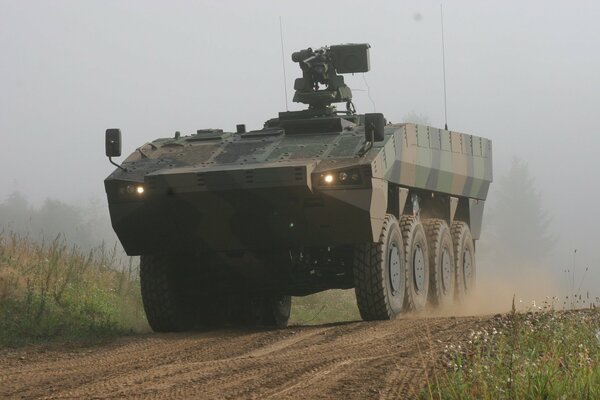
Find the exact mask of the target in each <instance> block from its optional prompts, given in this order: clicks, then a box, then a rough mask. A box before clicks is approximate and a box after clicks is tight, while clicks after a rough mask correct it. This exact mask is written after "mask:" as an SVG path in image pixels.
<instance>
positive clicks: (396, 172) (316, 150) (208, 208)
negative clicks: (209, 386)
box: [105, 44, 492, 331]
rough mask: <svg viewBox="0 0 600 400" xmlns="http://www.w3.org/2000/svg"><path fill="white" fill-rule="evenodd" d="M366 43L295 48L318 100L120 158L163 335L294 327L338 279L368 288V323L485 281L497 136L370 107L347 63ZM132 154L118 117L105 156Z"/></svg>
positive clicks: (110, 189)
mask: <svg viewBox="0 0 600 400" xmlns="http://www.w3.org/2000/svg"><path fill="white" fill-rule="evenodd" d="M369 48H370V46H369V45H368V44H345V45H338V46H330V47H323V48H320V49H316V50H313V49H310V48H309V49H306V50H302V51H299V52H296V53H294V54H293V55H292V59H293V61H294V62H297V63H298V64H299V66H300V68H301V70H302V78H299V79H296V82H295V85H294V89H295V95H294V101H295V102H300V103H304V104H307V105H308V108H307V109H305V110H302V111H287V112H280V113H279V115H278V117H277V118H273V119H269V120H268V121H266V122H265V124H264V127H263V128H261V129H257V130H251V131H246V128H245V126H244V125H237V128H236V131H235V132H226V131H223V130H221V129H200V130H198V131H197V132H196V133H195V134H192V135H189V136H182V135H180V134H179V133H178V132H177V133H176V134H175V136H174V137H170V138H164V139H157V140H154V141H152V142H150V143H146V144H145V145H143V146H141V147H140V148H138V149H137V150H136V151H135V152H134V153H132V154H131V155H130V156H129V157H128V158H127V159H126V160H125V161H124V162H123V164H122V165H117V164H115V165H116V166H117V167H118V168H117V169H116V170H115V171H114V172H113V173H112V174H111V175H110V176H109V177H108V178H107V179H106V180H105V187H106V193H107V196H108V203H109V208H110V215H111V219H112V225H113V227H114V229H115V231H116V233H117V235H118V236H119V239H120V241H121V243H122V244H123V246H124V248H125V250H126V251H127V253H128V254H130V255H140V256H141V265H140V269H141V271H140V273H141V288H142V296H143V301H144V306H145V309H146V313H147V316H148V321H149V322H150V325H151V327H152V328H153V329H154V330H155V331H179V330H185V329H190V328H194V327H196V328H197V327H208V326H214V325H219V324H242V323H246V324H247V323H250V324H256V323H258V324H263V325H267V326H269V325H270V326H285V325H286V324H287V321H288V317H289V313H290V305H291V296H304V295H308V294H311V293H316V292H319V291H323V290H327V289H332V288H343V289H349V288H355V290H356V298H357V302H358V308H359V310H360V314H361V316H362V317H363V318H364V319H365V320H382V319H391V318H393V317H395V316H397V315H400V314H402V313H405V312H410V311H415V310H422V309H425V308H426V307H435V306H444V305H447V304H449V303H452V302H455V301H457V300H460V299H461V298H462V297H463V296H465V295H467V294H468V293H469V292H471V291H472V290H473V287H474V284H475V274H476V273H475V271H476V262H475V244H474V242H475V240H476V239H478V238H479V234H480V229H481V219H482V212H483V206H484V201H485V199H486V196H487V193H488V188H489V185H490V182H491V181H492V144H491V142H490V141H489V140H487V139H485V138H481V137H477V136H472V135H467V134H463V133H458V132H453V131H448V130H444V129H438V128H433V127H429V126H422V125H415V124H412V123H399V124H392V123H388V122H386V120H385V119H384V117H383V115H382V114H357V113H356V112H355V109H354V106H353V104H352V102H351V100H352V93H351V91H350V89H349V88H348V86H346V85H345V83H344V78H343V76H342V75H340V74H344V73H364V72H367V71H368V70H369V68H370V66H369ZM340 102H341V103H346V109H345V110H343V111H338V110H337V109H336V107H335V106H334V105H333V104H334V103H340ZM120 153H121V133H120V131H119V130H118V129H108V130H107V132H106V154H107V156H109V157H113V156H119V155H120ZM110 160H111V162H113V161H112V159H110ZM113 164H114V162H113Z"/></svg>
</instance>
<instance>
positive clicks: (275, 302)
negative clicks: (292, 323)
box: [263, 296, 292, 328]
mask: <svg viewBox="0 0 600 400" xmlns="http://www.w3.org/2000/svg"><path fill="white" fill-rule="evenodd" d="M291 310H292V296H267V297H266V298H265V299H264V309H263V324H264V325H265V326H269V327H275V328H285V327H286V326H287V325H288V320H289V319H290V312H291Z"/></svg>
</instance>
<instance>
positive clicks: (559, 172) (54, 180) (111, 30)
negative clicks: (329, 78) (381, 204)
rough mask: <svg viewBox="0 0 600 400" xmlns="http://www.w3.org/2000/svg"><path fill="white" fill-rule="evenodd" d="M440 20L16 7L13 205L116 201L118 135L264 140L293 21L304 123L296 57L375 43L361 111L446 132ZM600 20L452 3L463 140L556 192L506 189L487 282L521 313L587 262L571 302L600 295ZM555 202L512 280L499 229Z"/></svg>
mask: <svg viewBox="0 0 600 400" xmlns="http://www.w3.org/2000/svg"><path fill="white" fill-rule="evenodd" d="M439 4H440V2H439V1H413V2H408V1H405V2H395V1H387V2H383V1H371V2H360V1H346V2H342V3H327V2H317V1H303V2H291V1H275V0H273V1H259V2H252V3H250V2H242V1H228V2H217V1H201V2H191V1H172V2H168V3H167V2H160V1H144V2H141V1H129V2H124V1H86V2H73V1H52V2H48V1H27V2H23V1H8V0H0V52H1V54H2V62H0V88H1V90H0V138H1V142H0V143H1V145H0V160H1V161H0V168H1V169H0V170H1V171H2V172H0V202H1V201H4V200H5V199H6V198H7V197H8V196H9V195H10V194H11V193H13V192H14V191H16V190H18V191H20V192H21V193H22V194H24V195H25V196H26V197H27V198H28V199H29V200H31V201H32V202H33V203H35V204H38V205H39V204H42V203H43V201H44V199H46V198H47V197H50V198H54V199H60V200H63V201H66V202H69V203H78V204H86V203H87V202H88V201H89V200H90V199H100V200H101V201H102V202H104V189H103V184H102V181H103V179H104V178H105V177H106V176H107V175H108V174H109V173H110V172H111V171H112V170H113V167H112V166H111V165H110V164H109V163H108V161H107V160H106V158H105V157H104V148H103V147H104V143H103V142H104V130H105V129H106V128H107V127H119V128H121V130H122V132H123V135H124V154H128V153H130V152H131V151H133V150H134V149H135V148H136V147H137V146H139V145H141V144H143V143H144V142H146V141H150V140H152V139H155V138H158V137H166V136H171V135H172V134H173V133H174V132H175V131H176V130H179V131H181V132H182V133H183V134H190V133H193V132H195V131H196V129H201V128H223V129H226V130H233V129H235V124H237V123H245V124H246V125H247V126H248V128H249V129H255V128H259V127H261V126H262V123H263V121H264V120H266V119H268V118H270V117H273V116H275V115H276V113H277V112H278V111H281V110H283V109H285V106H286V103H285V97H284V85H283V83H284V80H283V73H282V61H281V44H280V36H279V17H280V16H281V18H282V22H283V34H284V45H285V68H286V71H287V79H286V83H287V88H288V101H287V103H288V104H289V107H290V109H299V108H301V106H300V105H295V104H293V103H291V96H292V87H293V80H294V79H295V78H296V77H297V76H298V75H299V68H298V67H297V65H295V64H294V63H293V62H292V61H291V58H290V54H291V52H292V51H295V50H299V49H302V48H306V47H308V46H312V47H319V46H321V45H328V44H337V43H347V42H369V43H370V44H371V46H372V49H371V72H369V73H368V74H365V75H364V77H363V76H362V75H356V76H348V77H347V78H346V80H347V83H348V85H349V86H350V87H351V88H353V89H354V98H355V100H354V102H355V104H356V106H357V109H358V111H359V112H372V111H374V109H376V111H377V112H382V113H384V114H385V115H386V117H387V118H388V119H389V120H391V121H393V122H399V121H401V120H402V119H403V117H404V116H406V115H408V114H410V113H416V114H418V115H424V116H427V117H428V119H429V123H430V124H431V125H434V126H438V127H442V126H443V124H444V113H443V111H444V103H443V86H442V85H443V76H442V68H441V66H442V58H441V38H440V9H439ZM599 19H600V3H598V2H594V1H578V2H576V3H568V2H560V1H530V2H517V1H512V2H506V1H505V2H492V1H461V2H444V22H445V33H446V67H447V92H448V125H449V127H450V129H453V130H457V131H461V132H467V133H472V134H475V135H480V136H485V137H488V138H490V139H492V140H493V142H494V167H495V172H496V177H497V178H498V177H500V176H510V175H506V174H508V171H509V170H510V168H511V165H512V164H511V162H512V159H513V157H514V156H517V157H519V158H520V159H521V160H524V161H525V162H526V163H527V164H528V166H529V173H530V175H531V177H533V183H534V184H535V190H537V191H539V192H540V193H541V196H540V199H541V200H540V202H534V204H533V206H531V205H530V204H526V203H527V197H522V196H521V193H514V196H511V195H510V190H511V188H512V186H510V185H508V186H507V185H504V188H505V190H504V192H502V193H501V192H500V190H501V188H502V187H503V186H502V185H501V184H500V182H498V180H497V181H496V182H494V183H493V184H492V189H491V191H490V195H489V199H490V201H489V202H488V215H487V216H486V219H484V232H483V236H482V240H481V242H480V243H479V245H480V246H479V250H480V252H479V276H480V278H481V280H482V285H483V287H486V288H489V287H493V288H494V290H495V291H496V292H497V291H498V288H506V290H502V291H501V292H502V293H503V294H504V295H505V297H506V295H508V298H510V297H511V296H512V292H514V291H515V290H516V289H515V288H516V287H520V286H523V287H525V288H527V289H528V290H529V291H530V292H529V294H534V295H535V296H537V297H538V298H539V297H543V296H552V295H561V294H563V293H562V292H558V291H559V288H557V286H556V285H555V283H554V281H555V280H561V279H563V278H566V274H565V272H564V270H565V269H566V268H569V269H571V270H572V269H573V268H572V265H573V262H574V261H573V254H574V249H577V255H576V258H575V264H576V284H575V285H571V286H579V282H580V280H582V286H581V290H580V291H581V293H586V291H587V290H589V291H590V292H591V293H592V295H593V296H596V295H600V293H598V291H597V290H596V289H595V288H597V287H598V286H599V285H600V246H598V245H597V240H598V239H597V238H598V231H597V229H598V227H600V210H599V209H598V206H597V202H598V196H599V194H600V191H599V189H598V183H599V182H600V165H599V164H598V161H597V154H598V152H599V151H600V135H599V132H598V131H599V130H600V129H599V128H598V127H600V112H599V111H598V110H600V99H599V96H600V75H599V74H598V71H600V52H598V49H599V48H600V26H599V25H598V23H597V21H598V20H599ZM368 94H370V97H371V98H372V99H373V100H374V104H372V102H371V101H370V100H369V96H368ZM522 187H523V186H522ZM527 190H530V187H528V186H526V185H525V186H524V191H527ZM507 194H508V196H507ZM521 198H523V201H522V202H521V201H515V199H517V200H518V199H521ZM510 201H512V202H511V203H510V204H511V205H512V207H511V208H507V207H502V205H503V204H504V205H506V204H508V203H509V202H510ZM540 204H541V206H542V207H543V209H544V210H545V211H546V215H547V216H548V217H550V218H551V222H550V223H549V225H548V226H547V227H546V228H544V229H545V231H546V232H547V233H549V235H550V236H553V237H554V239H555V240H554V241H552V240H549V241H548V242H547V243H551V244H552V246H550V248H544V247H543V246H533V245H532V246H529V248H530V250H531V252H534V253H535V252H538V254H533V255H532V257H528V258H527V260H526V262H522V263H512V264H511V262H512V261H514V257H513V256H514V254H512V253H513V252H514V251H516V250H513V249H514V246H516V244H514V243H512V244H511V246H513V247H512V248H511V247H510V246H508V245H507V244H508V243H509V241H506V242H505V243H499V242H498V241H497V240H500V239H502V238H503V237H504V238H506V237H510V236H511V235H508V236H507V235H505V236H501V237H500V239H499V236H498V235H495V233H497V232H498V226H500V225H501V223H502V222H503V221H504V222H505V221H506V220H507V218H508V215H509V214H512V215H513V217H514V215H522V212H523V210H530V209H531V208H529V207H533V209H537V207H538V206H539V205H540ZM527 215H531V213H528V214H526V215H525V216H527ZM106 218H108V216H107V217H106ZM0 223H5V222H4V221H0ZM529 225H531V221H529V220H527V219H526V218H517V219H516V226H514V230H515V233H516V235H515V237H517V238H519V240H520V243H521V244H522V243H529V242H532V243H533V242H535V241H536V240H537V239H538V238H537V237H527V236H526V234H524V232H529V230H528V229H527V228H528V227H529ZM531 232H535V230H533V231H531ZM524 235H525V236H524ZM495 240H496V241H495ZM525 247H528V246H525ZM500 249H502V250H500ZM542 253H543V254H542ZM520 260H521V261H522V260H523V258H521V259H520ZM539 264H543V267H532V268H525V267H529V266H531V265H539ZM515 266H516V267H515ZM586 267H589V271H588V272H587V273H586V275H584V270H585V268H586ZM499 268H501V269H502V270H503V271H502V272H501V273H499V274H498V273H497V269H499ZM499 276H500V277H501V279H500V278H499ZM524 276H527V277H529V278H528V279H524ZM541 277H543V279H542V278H541ZM499 281H500V283H499ZM542 282H543V284H542ZM562 289H564V287H563V288H560V290H562ZM576 289H577V287H576ZM519 290H520V291H521V292H523V291H526V290H525V289H523V288H520V289H519ZM496 292H488V296H487V298H488V299H489V298H490V297H492V296H491V295H489V293H492V294H493V295H498V296H500V294H499V293H496ZM502 300H503V301H504V298H502ZM506 306H507V307H508V306H509V304H507V305H506Z"/></svg>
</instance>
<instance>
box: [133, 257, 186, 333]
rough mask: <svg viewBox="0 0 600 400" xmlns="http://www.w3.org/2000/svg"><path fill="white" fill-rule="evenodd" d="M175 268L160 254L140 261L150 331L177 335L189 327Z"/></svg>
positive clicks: (169, 259) (141, 281)
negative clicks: (176, 333)
mask: <svg viewBox="0 0 600 400" xmlns="http://www.w3.org/2000/svg"><path fill="white" fill-rule="evenodd" d="M177 267H178V265H177V263H176V262H174V260H173V259H172V258H170V257H168V256H166V255H162V254H161V255H145V256H141V258H140V285H141V289H142V301H143V303H144V310H145V311H146V318H147V319H148V323H149V324H150V327H151V328H152V330H153V331H154V332H180V331H185V330H188V329H190V328H192V327H193V321H192V319H191V318H190V315H189V313H188V312H187V309H188V307H189V305H188V304H186V301H185V298H184V296H183V295H182V290H181V286H180V280H179V279H178V276H177V271H178V268H177Z"/></svg>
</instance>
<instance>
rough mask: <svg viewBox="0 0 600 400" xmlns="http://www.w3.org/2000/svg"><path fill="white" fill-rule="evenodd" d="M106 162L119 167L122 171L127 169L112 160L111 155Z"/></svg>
mask: <svg viewBox="0 0 600 400" xmlns="http://www.w3.org/2000/svg"><path fill="white" fill-rule="evenodd" d="M108 162H110V163H111V164H112V165H114V166H115V167H117V168H121V169H122V170H123V171H125V172H127V169H125V168H123V167H121V166H120V165H119V164H117V163H116V162H114V161H113V160H112V157H108Z"/></svg>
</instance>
